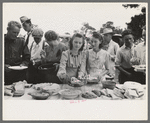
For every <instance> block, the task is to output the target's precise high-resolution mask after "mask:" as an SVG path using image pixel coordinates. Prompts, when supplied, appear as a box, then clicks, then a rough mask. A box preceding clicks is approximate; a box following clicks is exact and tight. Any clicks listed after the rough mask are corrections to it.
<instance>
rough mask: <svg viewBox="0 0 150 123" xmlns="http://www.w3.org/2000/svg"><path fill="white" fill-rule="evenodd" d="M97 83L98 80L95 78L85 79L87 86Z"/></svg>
mask: <svg viewBox="0 0 150 123" xmlns="http://www.w3.org/2000/svg"><path fill="white" fill-rule="evenodd" d="M98 82H99V80H98V78H97V77H92V76H90V77H87V83H88V84H97V83H98Z"/></svg>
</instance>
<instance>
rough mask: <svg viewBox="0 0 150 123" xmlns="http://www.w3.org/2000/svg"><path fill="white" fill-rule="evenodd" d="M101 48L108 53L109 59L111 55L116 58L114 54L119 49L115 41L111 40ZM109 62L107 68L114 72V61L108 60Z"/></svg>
mask: <svg viewBox="0 0 150 123" xmlns="http://www.w3.org/2000/svg"><path fill="white" fill-rule="evenodd" d="M103 49H104V50H106V51H107V52H108V53H109V56H110V59H111V57H114V58H116V54H117V51H118V49H119V45H118V44H117V43H116V42H114V41H113V40H111V41H110V42H109V44H107V45H104V46H103ZM109 64H110V65H109V66H110V68H109V70H110V73H111V74H115V62H114V61H112V60H110V63H109Z"/></svg>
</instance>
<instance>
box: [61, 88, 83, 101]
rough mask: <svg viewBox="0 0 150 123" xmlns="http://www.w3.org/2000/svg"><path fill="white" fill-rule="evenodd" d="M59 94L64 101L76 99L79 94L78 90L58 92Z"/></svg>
mask: <svg viewBox="0 0 150 123" xmlns="http://www.w3.org/2000/svg"><path fill="white" fill-rule="evenodd" d="M59 94H60V95H61V96H62V97H63V98H65V99H74V98H77V97H78V96H79V95H80V94H81V91H80V90H73V89H64V90H61V91H59Z"/></svg>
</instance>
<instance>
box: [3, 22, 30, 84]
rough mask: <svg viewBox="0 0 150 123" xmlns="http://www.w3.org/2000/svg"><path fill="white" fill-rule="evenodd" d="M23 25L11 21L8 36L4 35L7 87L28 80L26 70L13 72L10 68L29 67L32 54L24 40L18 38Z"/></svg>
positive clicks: (5, 79)
mask: <svg viewBox="0 0 150 123" xmlns="http://www.w3.org/2000/svg"><path fill="white" fill-rule="evenodd" d="M20 28H21V24H20V23H19V22H17V21H10V22H9V23H8V27H7V34H5V35H4V44H5V45H4V50H5V70H4V72H5V74H4V82H5V84H6V85H9V84H12V83H14V82H18V81H22V80H26V69H24V70H13V69H10V66H28V64H29V61H30V53H29V49H28V47H27V46H25V41H24V39H23V38H20V37H17V36H18V34H19V32H20Z"/></svg>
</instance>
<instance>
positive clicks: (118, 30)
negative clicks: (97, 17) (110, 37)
mask: <svg viewBox="0 0 150 123" xmlns="http://www.w3.org/2000/svg"><path fill="white" fill-rule="evenodd" d="M104 28H111V29H112V30H113V32H114V33H115V34H121V33H122V31H123V29H121V28H120V27H115V26H114V22H112V21H107V22H106V23H105V24H102V28H100V33H103V29H104Z"/></svg>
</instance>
